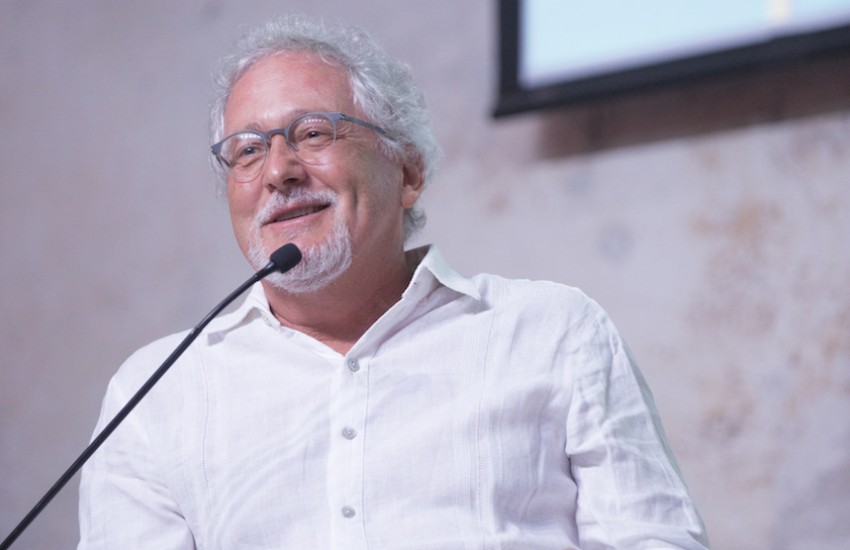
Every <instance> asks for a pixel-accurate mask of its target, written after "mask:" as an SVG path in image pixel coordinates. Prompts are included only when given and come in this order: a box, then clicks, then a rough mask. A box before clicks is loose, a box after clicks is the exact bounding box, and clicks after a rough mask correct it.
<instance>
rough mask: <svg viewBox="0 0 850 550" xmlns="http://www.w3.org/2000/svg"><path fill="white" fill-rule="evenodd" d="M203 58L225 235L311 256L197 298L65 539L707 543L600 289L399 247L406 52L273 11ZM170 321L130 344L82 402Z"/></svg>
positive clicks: (115, 542) (421, 137) (411, 182)
mask: <svg viewBox="0 0 850 550" xmlns="http://www.w3.org/2000/svg"><path fill="white" fill-rule="evenodd" d="M220 84H221V94H220V97H219V99H218V101H217V103H216V105H215V107H214V109H213V114H212V128H213V140H212V141H213V143H214V144H213V146H212V153H213V156H214V162H215V164H216V167H217V170H218V171H219V173H220V176H221V178H222V180H223V182H224V185H225V186H226V194H227V201H228V205H229V209H230V216H231V221H232V224H233V229H234V232H235V234H236V238H237V241H238V243H239V246H240V248H241V249H242V251H243V253H244V254H245V256H246V258H247V259H248V261H250V262H251V264H252V265H253V266H254V267H255V268H260V267H262V266H263V265H265V264H266V262H267V261H268V257H269V255H270V253H271V252H272V251H274V250H275V249H277V248H278V247H279V246H281V245H283V244H285V243H288V242H293V243H295V244H296V245H298V247H299V248H300V249H301V251H302V253H303V257H304V259H303V261H302V262H301V263H300V264H299V265H297V266H296V267H295V268H294V269H292V270H290V271H289V272H287V273H285V274H277V275H273V276H271V277H269V278H268V279H266V280H265V281H264V282H262V283H258V284H257V285H255V287H254V288H253V289H252V291H251V293H250V294H249V296H248V297H247V299H246V300H245V302H244V303H243V304H242V306H241V307H239V308H238V309H237V310H236V311H234V312H232V313H230V314H228V315H226V316H224V317H222V318H220V319H217V320H216V321H214V322H213V323H211V324H210V325H209V328H208V329H207V332H206V333H205V335H204V336H202V338H200V339H199V340H198V341H197V342H196V344H195V345H194V346H193V347H192V348H190V349H189V350H188V352H187V353H186V354H185V355H184V356H183V357H182V358H181V359H180V360H179V361H178V362H177V363H176V364H175V365H174V367H173V369H172V370H171V371H170V372H169V374H168V376H166V377H164V378H163V379H162V381H161V382H160V384H159V385H158V386H157V387H156V388H154V389H153V390H152V391H151V393H150V394H149V395H148V396H147V397H146V398H145V400H143V401H142V403H141V404H140V405H139V406H138V408H137V409H136V410H135V411H134V412H133V413H132V414H131V415H130V416H129V417H128V418H127V420H126V421H125V422H124V423H123V424H122V425H121V426H120V427H119V428H118V429H117V430H116V431H115V433H114V434H113V436H112V438H111V439H109V440H108V441H107V442H106V443H105V444H104V445H103V447H102V448H101V449H100V450H99V451H98V453H96V454H95V456H94V457H93V459H92V461H91V462H90V463H89V464H88V465H87V466H86V468H85V469H84V471H83V479H82V483H81V500H80V502H81V506H80V521H81V542H80V549H95V548H97V549H107V548H108V549H114V548H122V549H123V548H174V549H191V548H199V549H201V548H203V549H219V548H220V549H233V548H238V549H247V548H251V549H260V548H264V549H265V548H268V549H272V548H275V549H278V548H297V549H302V548H345V549H352V548H355V549H356V548H374V549H382V550H383V549H396V548H398V549H402V548H409V549H417V550H419V549H434V550H437V549H440V550H443V549H444V550H455V549H459V548H475V549H483V548H504V549H507V548H515V549H524V550H527V549H549V548H559V549H563V548H583V549H588V550H590V549H601V548H688V549H702V548H706V547H707V542H706V538H705V533H704V529H703V527H702V523H701V521H700V518H699V516H698V514H697V512H696V510H695V508H694V506H693V504H692V502H691V500H690V498H689V496H688V493H687V490H686V488H685V485H684V483H683V482H682V480H681V476H680V474H679V472H678V470H677V468H676V465H675V462H674V459H673V457H672V454H671V453H670V450H669V448H668V446H667V443H666V441H665V438H664V435H663V430H662V428H661V424H660V421H659V419H658V415H657V413H656V411H655V408H654V405H653V403H652V398H651V395H650V392H649V390H648V388H647V387H646V384H645V382H644V380H643V378H642V377H641V375H640V372H639V370H638V368H637V366H636V365H635V363H634V361H633V360H632V358H631V356H630V355H629V353H628V350H627V348H626V346H625V344H624V343H623V341H622V339H621V337H620V336H619V333H618V332H617V330H616V328H615V327H614V326H613V324H612V323H611V322H610V320H609V319H608V317H607V315H606V314H605V312H604V311H603V310H602V309H601V308H600V307H599V306H598V305H596V304H595V303H594V302H593V301H592V300H590V299H588V298H587V297H586V296H585V295H584V294H582V293H581V292H580V291H578V290H576V289H574V288H571V287H566V286H562V285H557V284H554V283H548V282H529V281H511V280H507V279H503V278H500V277H497V276H494V275H477V276H474V277H470V278H467V277H462V276H461V275H459V274H457V273H456V272H454V271H453V270H452V269H451V268H450V267H449V266H448V265H447V264H446V263H445V261H444V260H443V258H442V257H441V256H440V254H439V251H438V250H437V249H436V248H435V247H423V248H420V249H415V250H405V241H406V239H407V238H408V237H409V236H410V235H411V234H412V233H413V232H414V231H415V230H416V229H417V228H418V227H419V226H420V225H421V223H422V221H423V217H422V214H421V212H419V210H418V209H417V207H416V203H417V200H418V199H419V196H420V194H421V193H422V191H423V188H424V186H425V184H426V183H427V182H428V181H429V180H430V179H431V177H432V175H433V173H434V166H435V163H436V161H437V158H438V156H439V150H438V147H437V145H436V144H435V141H434V138H433V135H432V134H431V132H430V130H429V129H428V125H427V113H426V111H425V109H424V103H423V101H422V98H421V94H420V93H419V92H418V90H417V88H416V86H415V85H414V83H413V81H412V78H411V75H410V71H409V70H408V69H407V68H406V66H404V65H403V64H401V63H399V62H397V61H395V60H392V59H390V58H389V57H388V56H387V55H386V54H385V53H384V52H383V51H382V50H381V49H380V48H379V47H378V46H377V45H376V44H375V43H374V42H373V41H372V40H371V38H370V37H369V36H368V35H366V34H365V33H363V32H362V31H360V30H357V29H351V28H342V27H325V26H324V25H322V24H321V23H319V22H316V21H313V20H310V19H306V18H303V17H288V18H282V19H278V20H274V21H272V22H269V23H268V24H266V25H264V26H262V27H260V28H258V29H257V30H255V31H253V32H252V33H250V34H249V35H247V36H246V37H245V38H244V39H243V40H242V41H241V42H240V43H239V44H238V46H237V49H236V53H235V54H234V55H233V56H231V57H229V58H227V59H225V60H224V63H223V69H222V72H221V78H220ZM181 338H182V335H172V336H170V337H167V338H164V339H162V340H159V341H157V342H154V343H153V344H151V345H149V346H146V347H144V348H142V349H141V350H139V351H138V352H137V353H135V354H134V355H133V356H132V357H130V358H129V359H128V360H127V362H126V363H125V364H124V365H123V366H122V367H121V368H120V369H119V371H118V373H117V374H116V375H115V377H114V378H113V380H112V381H111V383H110V386H109V389H108V391H107V395H106V398H105V400H104V406H103V412H102V415H101V420H100V422H99V424H104V423H105V422H107V421H108V420H110V419H111V418H112V416H113V415H114V413H115V411H116V410H118V409H119V408H120V407H121V406H123V404H124V403H125V402H126V400H127V398H128V396H129V395H132V393H133V392H134V391H135V389H136V388H138V387H139V386H140V385H141V384H142V383H143V382H144V380H145V379H146V378H147V376H148V375H149V374H150V372H151V371H152V370H154V369H155V368H156V366H157V365H159V364H160V363H161V362H162V360H163V359H164V358H165V357H166V356H167V355H168V354H169V353H170V351H171V350H172V349H173V348H174V346H175V345H176V343H177V342H179V341H180V339H181ZM98 429H99V428H98Z"/></svg>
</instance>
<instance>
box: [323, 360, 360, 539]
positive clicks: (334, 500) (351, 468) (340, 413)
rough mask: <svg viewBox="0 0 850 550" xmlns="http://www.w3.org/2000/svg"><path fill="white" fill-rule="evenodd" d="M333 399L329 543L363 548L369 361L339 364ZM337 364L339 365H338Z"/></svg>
mask: <svg viewBox="0 0 850 550" xmlns="http://www.w3.org/2000/svg"><path fill="white" fill-rule="evenodd" d="M340 363H341V366H342V367H343V368H338V370H337V371H336V379H335V381H334V390H335V391H334V395H333V396H332V405H331V409H332V417H331V425H332V426H334V429H333V433H332V434H331V438H332V441H331V443H330V445H331V446H330V452H329V456H328V480H329V485H328V488H329V494H328V497H329V501H328V504H330V505H331V506H332V507H333V508H332V509H335V512H334V515H335V516H336V518H337V520H336V521H334V522H332V523H331V533H330V536H331V539H332V540H333V541H336V542H337V545H338V546H339V547H345V548H352V549H358V548H364V547H365V546H364V545H365V533H364V532H363V529H364V525H363V515H362V514H363V511H362V509H361V508H362V506H363V502H362V496H363V459H364V457H363V452H364V447H363V441H362V438H361V437H360V435H361V433H362V432H363V430H364V429H365V427H364V422H365V417H366V402H367V397H368V380H369V377H368V363H369V358H368V357H364V356H357V357H354V356H351V357H346V358H343V360H342V361H341V362H340ZM340 363H338V364H340Z"/></svg>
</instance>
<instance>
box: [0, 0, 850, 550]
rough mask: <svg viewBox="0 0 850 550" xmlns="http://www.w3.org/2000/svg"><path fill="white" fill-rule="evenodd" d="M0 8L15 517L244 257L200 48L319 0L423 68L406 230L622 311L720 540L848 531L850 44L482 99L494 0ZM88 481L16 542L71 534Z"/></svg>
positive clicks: (11, 520) (1, 340) (9, 458)
mask: <svg viewBox="0 0 850 550" xmlns="http://www.w3.org/2000/svg"><path fill="white" fill-rule="evenodd" d="M754 1H755V0H754ZM0 8H2V12H0V13H2V16H0V129H2V131H0V238H2V243H0V277H1V278H2V287H0V306H2V309H0V318H1V319H2V321H0V322H2V329H0V503H1V504H0V536H2V537H5V535H6V534H7V533H8V532H9V531H11V529H12V528H13V527H14V526H15V525H16V524H17V522H18V521H19V520H20V519H21V518H22V517H23V516H24V514H25V513H26V512H27V511H29V509H30V508H31V507H32V506H33V505H34V504H35V502H36V501H37V500H38V499H39V498H40V497H41V496H42V495H43V494H44V492H45V491H46V490H47V489H48V488H49V487H50V485H51V484H52V483H53V482H54V481H55V479H56V478H57V477H58V476H59V475H60V474H61V473H62V472H63V471H65V469H66V468H67V467H68V466H69V465H70V464H71V462H72V461H73V460H74V459H75V458H76V457H77V456H78V455H79V453H80V452H81V451H82V450H83V448H84V446H85V444H86V442H87V441H88V439H89V437H90V436H91V431H92V429H93V427H94V423H95V421H96V417H97V414H98V410H99V407H100V401H101V398H102V396H103V393H104V390H105V388H106V384H107V381H108V380H109V378H110V376H111V375H112V373H113V372H114V371H115V370H116V369H117V367H118V365H119V364H120V363H121V362H122V361H123V360H124V358H125V357H126V356H127V355H129V354H130V353H131V352H132V351H133V350H135V349H136V348H138V347H139V346H141V345H144V344H146V343H148V342H149V341H151V340H153V339H154V338H157V337H159V336H162V335H164V334H166V333H170V332H174V331H177V330H182V329H185V328H189V327H191V326H192V325H194V324H195V323H196V322H197V321H198V320H199V319H200V318H201V317H202V316H203V315H204V314H205V313H206V312H207V311H209V310H210V309H211V308H212V306H213V305H214V304H215V303H217V302H218V301H219V300H220V299H221V298H222V297H223V296H224V295H225V294H227V293H229V292H230V291H231V290H232V289H233V288H235V287H236V285H238V284H239V283H240V282H241V281H242V280H243V279H244V278H245V277H247V276H248V274H249V269H248V267H247V264H246V263H245V261H244V260H243V258H242V257H241V255H240V253H239V251H238V249H237V246H236V244H235V240H234V239H233V237H232V235H231V230H230V225H229V220H228V216H227V210H226V205H225V204H224V202H223V201H222V200H221V199H220V198H218V197H217V196H216V193H215V188H214V181H213V176H212V174H211V172H210V169H209V165H208V157H207V151H208V148H207V146H208V137H207V109H208V106H209V104H210V100H211V96H212V94H211V85H210V80H211V79H210V74H211V71H212V68H213V66H214V64H215V61H216V59H217V58H218V57H219V56H220V55H222V54H224V53H226V52H227V51H228V49H229V47H230V46H231V45H232V43H233V41H234V40H235V38H236V37H237V36H239V35H240V34H242V32H244V31H245V30H246V29H247V28H248V27H250V26H252V25H255V24H257V23H259V22H261V21H263V20H265V19H266V18H268V17H270V16H273V15H275V14H279V13H282V12H284V11H303V12H305V13H310V14H315V15H320V16H323V17H325V18H327V19H330V20H339V21H343V22H347V23H351V24H355V25H360V26H364V27H365V28H367V29H369V30H370V31H371V32H372V33H373V34H374V35H375V36H376V37H377V38H378V39H379V41H380V42H382V43H383V44H384V45H385V47H386V48H387V49H388V50H389V51H390V52H391V54H393V55H395V56H397V57H399V58H401V59H404V60H406V61H407V62H409V63H410V64H411V65H412V66H413V68H414V71H415V73H416V75H417V78H418V80H419V82H420V83H421V85H422V87H423V89H424V90H425V93H426V96H427V100H428V103H429V105H430V109H431V113H432V123H433V127H434V129H435V131H436V134H437V136H438V138H439V139H440V141H441V143H442V145H443V147H444V149H445V153H446V158H445V161H444V163H443V165H442V168H441V171H440V173H439V175H438V177H437V179H436V181H435V182H434V183H433V185H432V186H431V188H430V189H429V190H428V191H427V192H426V194H425V197H424V199H423V201H424V206H425V209H426V212H427V213H428V217H429V221H428V224H427V226H426V229H425V231H424V232H423V233H422V234H421V235H420V236H418V237H417V239H416V241H415V242H414V243H412V244H419V243H424V242H434V243H437V244H438V246H439V247H440V248H441V250H442V251H443V253H444V254H445V255H446V256H447V258H448V259H449V261H450V262H451V263H452V264H453V265H454V266H455V267H456V268H457V269H458V270H459V271H461V272H463V273H467V274H472V273H476V272H482V271H487V272H496V273H499V274H502V275H506V276H510V277H522V278H533V279H550V280H554V281H559V282H563V283H567V284H570V285H575V286H578V287H581V288H582V289H584V290H585V291H586V292H587V293H588V294H590V295H591V296H592V297H594V298H595V299H596V300H597V301H599V302H600V303H601V304H602V305H603V307H605V308H606V309H607V310H608V312H609V313H610V314H611V316H612V317H613V319H614V320H615V322H616V323H617V324H618V326H619V328H620V329H621V331H622V332H623V333H624V335H625V337H626V338H627V340H628V341H629V342H630V345H631V347H632V348H633V351H634V352H635V355H636V356H637V357H638V359H639V361H640V363H641V367H642V369H643V370H644V373H645V375H646V377H647V379H648V380H649V383H650V385H651V386H652V388H653V391H654V393H655V397H656V400H657V403H658V407H659V410H660V413H661V416H662V419H663V421H664V423H665V426H666V428H667V430H668V435H669V437H670V440H671V444H672V446H673V449H674V451H675V453H676V455H677V457H678V459H679V462H680V466H681V469H682V471H683V473H684V476H685V478H686V480H687V482H688V484H689V486H690V489H691V492H692V494H693V497H694V499H695V500H696V502H697V504H698V506H699V508H700V511H701V512H702V514H703V516H704V519H705V521H706V524H707V527H708V530H709V535H710V537H711V539H712V542H713V547H714V548H715V549H716V550H733V549H734V550H760V549H764V548H771V549H773V550H783V549H803V548H805V549H806V550H815V549H831V550H834V549H836V548H842V547H847V544H848V541H850V293H848V291H847V285H848V282H850V187H848V184H850V55H847V54H840V55H832V56H826V57H819V58H813V59H806V60H803V61H801V62H799V63H795V64H793V65H788V66H777V67H768V68H764V69H755V70H748V71H738V72H733V73H725V74H722V75H717V76H715V77H711V78H702V79H696V80H693V81H690V82H687V83H684V84H679V85H676V86H668V87H665V88H661V89H654V90H646V91H641V92H636V93H629V94H619V95H616V96H612V97H608V98H605V99H600V100H596V101H590V102H581V103H577V104H574V105H565V106H560V107H554V108H549V109H545V110H542V111H535V112H529V113H524V114H518V115H513V116H509V117H502V118H498V119H494V118H493V117H492V112H493V108H494V105H495V104H496V101H497V87H498V86H497V82H498V70H497V65H498V63H497V62H498V56H497V50H498V36H497V34H498V32H497V31H498V24H497V22H498V21H497V19H498V18H497V9H496V2H490V1H472V2H457V1H450V0H429V1H428V2H425V1H414V0H371V1H370V2H357V3H355V2H351V1H349V0H309V1H308V0H289V1H282V0H278V1H271V0H265V1H260V0H254V1H242V0H240V1H236V0H185V1H182V2H172V1H169V0H149V1H147V2H109V1H97V0H79V1H75V2H67V1H64V0H0ZM600 39H604V36H602V35H601V36H600ZM77 485H78V478H75V479H74V481H73V482H72V483H71V484H69V486H68V487H67V488H66V489H65V491H64V492H63V493H62V494H60V496H59V497H58V498H57V499H56V500H55V501H54V502H53V503H52V504H51V505H50V506H49V507H48V508H47V509H46V510H45V511H44V512H43V513H42V514H41V516H40V517H39V518H38V519H37V520H36V521H35V522H34V523H33V524H32V525H31V526H30V528H29V529H28V531H27V533H26V534H25V535H24V536H22V537H21V539H19V541H18V543H17V544H16V545H15V547H16V548H72V547H74V545H75V544H76V541H77V504H76V498H77V494H76V490H77Z"/></svg>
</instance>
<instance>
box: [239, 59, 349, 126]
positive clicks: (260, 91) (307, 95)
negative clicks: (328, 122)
mask: <svg viewBox="0 0 850 550" xmlns="http://www.w3.org/2000/svg"><path fill="white" fill-rule="evenodd" d="M353 110H354V105H353V97H352V92H351V85H350V83H349V80H348V75H347V74H346V72H345V70H344V69H342V68H340V67H336V66H333V65H329V64H328V63H326V62H325V61H322V60H321V59H320V58H318V57H317V56H316V55H314V54H311V53H302V52H288V53H281V54H275V55H271V56H268V57H265V58H263V59H261V60H260V61H258V62H256V63H255V64H254V65H253V66H251V67H250V68H249V69H248V70H246V71H245V73H244V74H242V76H240V77H239V79H238V80H237V81H236V84H235V85H234V86H233V90H232V91H231V93H230V97H229V98H228V100H227V104H226V105H225V111H224V118H225V125H226V126H232V125H234V124H243V123H246V122H256V123H261V122H263V120H261V119H269V120H268V122H273V121H272V120H271V119H275V118H277V119H283V120H285V118H286V117H289V118H291V117H292V116H294V115H295V114H297V113H299V112H308V111H342V112H347V113H349V114H355V115H356V114H358V113H353V112H352V111H353ZM274 122H275V123H276V124H279V123H280V122H281V120H277V121H274Z"/></svg>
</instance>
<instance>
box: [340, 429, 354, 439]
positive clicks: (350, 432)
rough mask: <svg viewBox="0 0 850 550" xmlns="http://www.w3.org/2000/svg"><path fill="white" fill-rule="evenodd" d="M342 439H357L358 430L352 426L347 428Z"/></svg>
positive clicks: (343, 431)
mask: <svg viewBox="0 0 850 550" xmlns="http://www.w3.org/2000/svg"><path fill="white" fill-rule="evenodd" d="M342 437H344V438H346V439H354V438H355V437H357V430H355V429H354V428H352V427H350V426H346V427H345V428H343V429H342Z"/></svg>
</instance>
